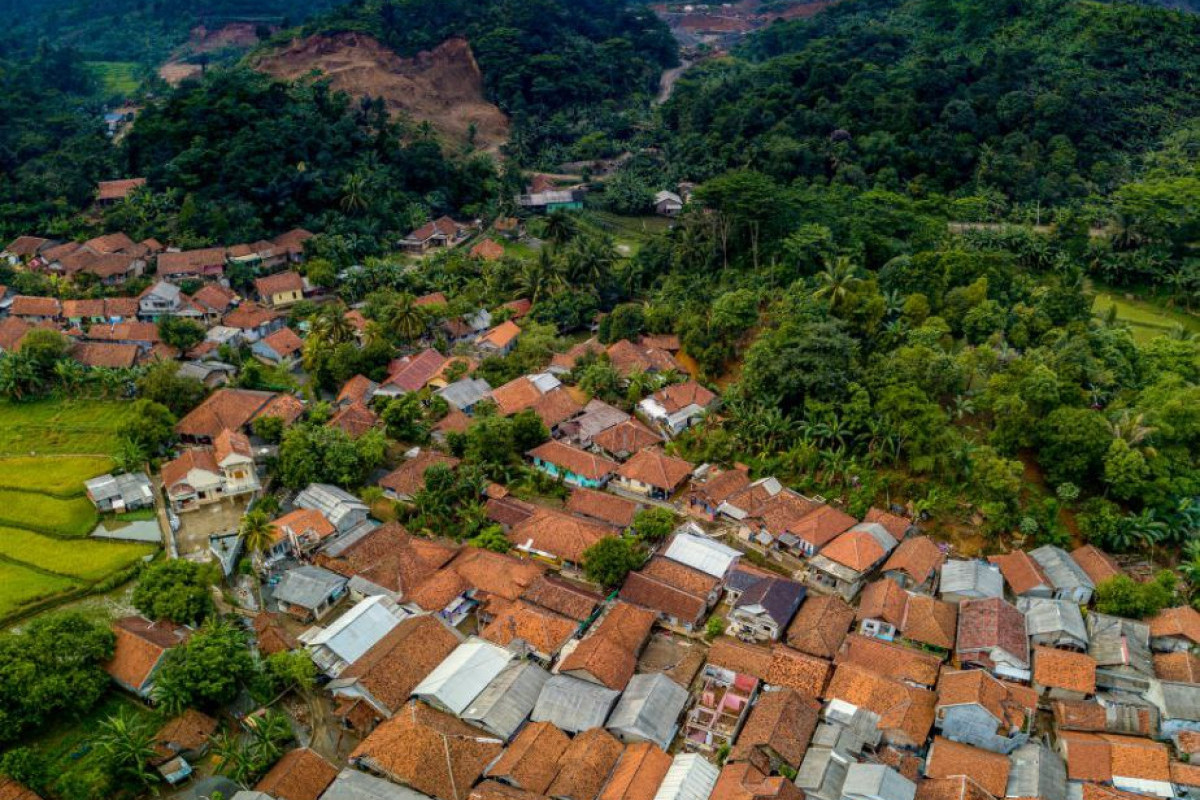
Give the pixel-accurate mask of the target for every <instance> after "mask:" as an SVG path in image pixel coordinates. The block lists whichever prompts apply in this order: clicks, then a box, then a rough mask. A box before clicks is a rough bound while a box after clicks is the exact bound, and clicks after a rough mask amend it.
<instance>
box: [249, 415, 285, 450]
mask: <svg viewBox="0 0 1200 800" xmlns="http://www.w3.org/2000/svg"><path fill="white" fill-rule="evenodd" d="M251 428H252V429H253V431H254V435H255V436H257V437H258V438H260V439H262V440H263V441H264V442H269V443H270V444H279V442H280V441H282V440H283V418H282V417H256V418H255V420H254V422H253V423H251Z"/></svg>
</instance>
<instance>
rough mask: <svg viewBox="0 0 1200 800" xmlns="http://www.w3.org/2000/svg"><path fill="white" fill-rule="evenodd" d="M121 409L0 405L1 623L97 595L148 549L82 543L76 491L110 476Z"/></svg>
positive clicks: (84, 531) (91, 517)
mask: <svg viewBox="0 0 1200 800" xmlns="http://www.w3.org/2000/svg"><path fill="white" fill-rule="evenodd" d="M129 410H130V404H129V403H119V402H111V401H99V400H97V401H87V400H45V401H39V402H35V403H0V622H3V621H11V620H13V619H16V618H19V617H21V616H23V615H27V614H29V613H32V612H34V611H37V610H40V609H42V608H48V607H51V606H53V605H55V604H57V603H58V602H62V601H66V600H69V599H73V598H76V597H82V596H84V595H86V594H88V593H90V592H93V591H103V590H105V589H108V588H111V587H112V586H113V585H114V584H116V583H120V582H121V580H122V579H123V578H124V577H125V576H126V575H128V574H130V573H131V572H132V571H133V570H134V569H135V568H136V567H137V565H138V563H139V562H140V561H142V560H143V559H144V558H145V557H147V556H149V555H152V554H153V553H154V552H155V551H156V550H157V548H156V547H154V546H152V545H145V544H137V543H129V542H110V541H103V540H99V539H91V538H88V534H90V533H91V532H92V530H93V529H94V528H95V527H96V524H97V522H99V516H98V515H97V513H96V510H95V508H94V507H93V506H92V503H91V501H89V500H88V498H87V495H86V494H85V491H84V486H83V482H84V481H86V480H87V479H88V478H93V477H95V476H97V475H103V474H104V473H106V472H108V471H109V470H111V469H112V467H113V462H112V458H111V454H112V453H113V452H115V450H116V449H117V446H118V442H119V435H118V431H119V429H120V427H121V425H122V423H123V422H124V421H125V419H126V417H127V416H128V414H129Z"/></svg>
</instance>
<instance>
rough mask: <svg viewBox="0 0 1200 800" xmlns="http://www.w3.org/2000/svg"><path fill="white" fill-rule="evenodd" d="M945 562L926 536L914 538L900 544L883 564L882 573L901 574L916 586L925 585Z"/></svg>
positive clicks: (941, 554)
mask: <svg viewBox="0 0 1200 800" xmlns="http://www.w3.org/2000/svg"><path fill="white" fill-rule="evenodd" d="M945 560H946V554H945V553H943V552H942V550H941V548H940V547H938V546H937V545H936V544H935V543H934V541H933V540H932V539H930V538H929V537H928V536H914V537H912V538H911V539H905V540H904V541H902V542H900V546H899V547H897V548H896V549H895V550H894V551H893V552H892V555H891V557H890V558H888V560H887V561H885V562H884V564H883V571H884V572H892V571H897V572H903V573H905V574H907V575H908V576H909V577H910V578H912V579H913V582H914V583H916V584H917V585H920V584H923V583H925V581H926V580H928V579H929V577H930V576H931V575H933V574H934V573H935V572H936V571H937V570H939V569H941V566H942V563H943V562H944V561H945Z"/></svg>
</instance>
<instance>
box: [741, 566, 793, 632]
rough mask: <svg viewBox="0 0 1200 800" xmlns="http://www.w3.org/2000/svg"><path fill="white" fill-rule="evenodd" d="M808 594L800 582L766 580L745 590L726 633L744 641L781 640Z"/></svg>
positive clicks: (776, 579)
mask: <svg viewBox="0 0 1200 800" xmlns="http://www.w3.org/2000/svg"><path fill="white" fill-rule="evenodd" d="M804 595H805V590H804V587H803V586H802V585H801V584H799V583H797V582H796V581H790V580H787V579H786V578H778V577H769V578H762V579H761V580H759V581H758V582H756V583H755V584H753V585H752V586H750V587H749V588H748V589H746V590H745V591H743V592H742V594H741V596H740V597H739V598H738V599H737V601H736V602H735V603H734V604H733V607H732V608H731V609H730V611H729V627H728V629H727V630H726V632H727V633H729V634H730V635H732V636H737V637H739V638H742V639H753V640H755V641H775V640H778V639H779V638H780V636H782V635H783V632H784V631H785V630H787V627H788V623H790V622H791V621H792V617H793V616H795V614H796V611H797V609H799V608H800V604H801V603H802V602H803V601H804Z"/></svg>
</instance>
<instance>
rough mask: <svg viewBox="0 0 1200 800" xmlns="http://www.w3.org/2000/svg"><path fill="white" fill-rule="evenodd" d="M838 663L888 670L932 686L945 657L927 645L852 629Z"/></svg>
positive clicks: (893, 675) (909, 682) (893, 676)
mask: <svg viewBox="0 0 1200 800" xmlns="http://www.w3.org/2000/svg"><path fill="white" fill-rule="evenodd" d="M833 661H834V664H837V665H839V666H840V665H842V664H851V665H854V666H858V667H862V668H863V669H867V670H871V671H872V672H877V673H883V674H886V675H887V677H889V678H891V679H893V680H896V681H899V682H901V683H903V684H905V685H908V686H918V687H920V688H923V689H932V688H933V687H934V686H936V685H937V682H938V677H939V675H940V674H941V669H942V657H941V656H940V655H938V654H934V653H931V652H928V651H926V650H924V649H918V648H916V647H909V646H907V645H904V644H897V643H894V642H885V641H883V640H882V639H875V638H872V637H870V636H862V635H860V634H857V633H852V634H850V635H849V636H847V637H846V638H845V639H844V640H843V641H842V646H841V648H840V649H839V650H838V653H837V655H836V656H835V657H834V659H833Z"/></svg>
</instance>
